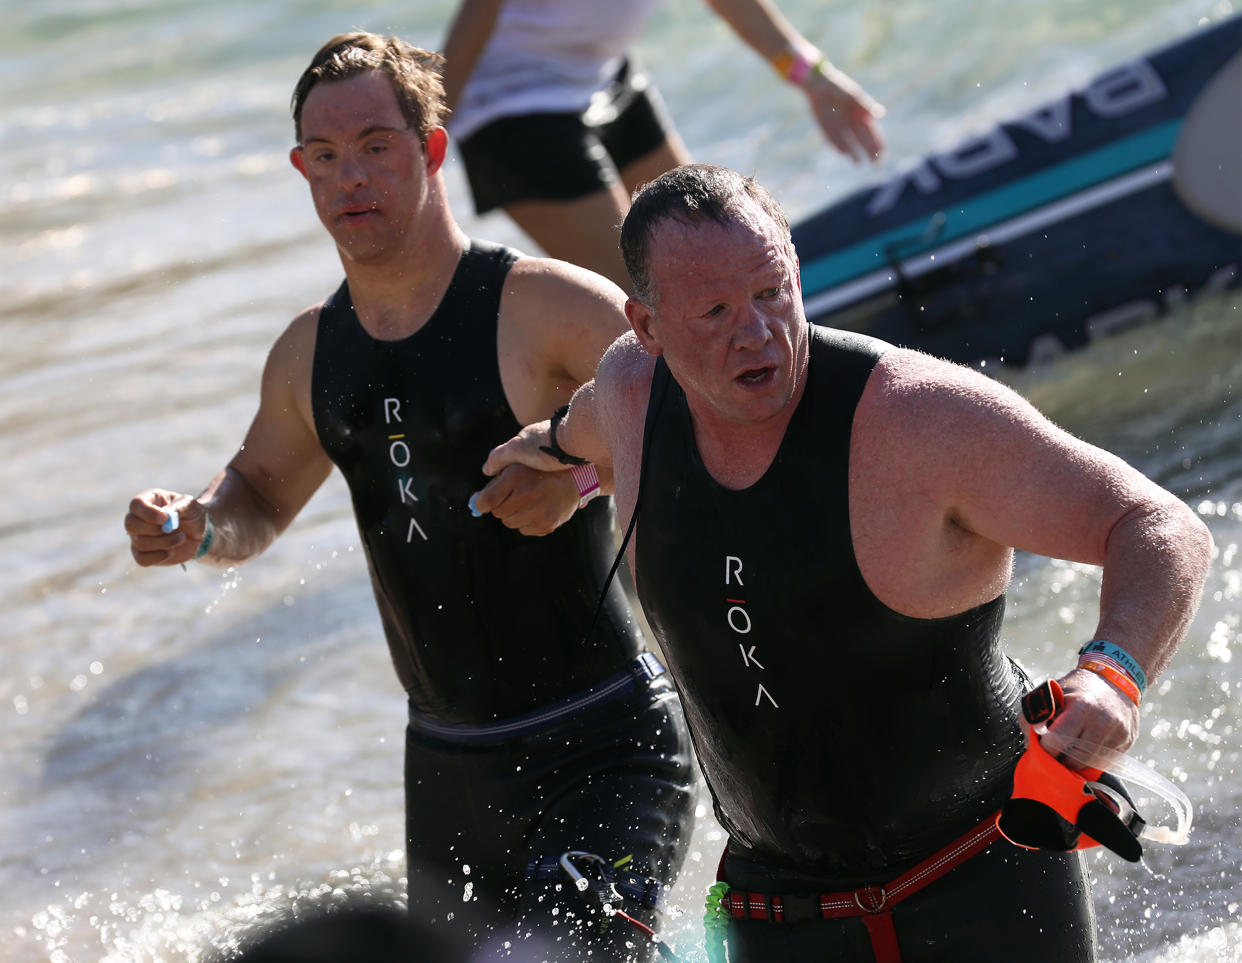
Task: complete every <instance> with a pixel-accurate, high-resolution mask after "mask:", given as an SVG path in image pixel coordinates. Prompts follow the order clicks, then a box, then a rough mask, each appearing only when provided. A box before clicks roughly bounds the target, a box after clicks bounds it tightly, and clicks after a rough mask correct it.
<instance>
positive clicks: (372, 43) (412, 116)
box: [291, 31, 448, 147]
mask: <svg viewBox="0 0 1242 963" xmlns="http://www.w3.org/2000/svg"><path fill="white" fill-rule="evenodd" d="M443 68H444V58H443V57H442V56H441V55H440V54H438V53H433V52H431V51H429V50H420V49H419V48H418V47H415V46H412V45H411V44H408V43H406V42H405V41H404V40H401V39H399V38H397V37H384V36H381V35H379V34H376V33H366V32H364V31H357V32H354V33H343V34H340V35H339V36H336V37H333V38H332V39H331V40H329V41H328V42H327V43H326V44H324V45H323V46H322V47H320V48H319V52H318V53H316V54H315V56H314V57H312V58H311V62H310V66H309V67H307V68H306V70H305V71H303V73H302V76H301V77H299V78H298V85H297V87H295V88H294V90H293V101H292V104H291V107H292V110H293V129H294V133H295V135H296V136H297V140H298V143H299V144H300V143H301V142H302V108H303V106H305V104H306V98H307V96H308V95H309V94H310V92H311V90H312V89H313V88H314V87H315V85H316V84H318V83H320V82H331V81H335V80H348V79H350V78H351V77H356V76H358V75H359V74H365V73H369V72H370V71H372V70H378V71H379V72H380V73H382V74H383V75H384V76H385V77H387V78H388V82H389V83H390V84H392V89H393V93H395V94H396V95H397V103H398V104H399V105H400V107H401V113H402V114H403V115H404V116H405V119H406V122H407V123H408V124H409V125H410V129H411V130H413V131H417V133H418V139H419V140H420V141H421V142H422V144H423V146H424V147H425V146H427V135H428V134H429V133H430V132H431V130H432V128H434V127H438V126H439V125H440V124H441V122H442V121H443V119H444V117H445V115H447V114H448V109H447V108H446V107H445V106H444V82H443V80H442V79H441V73H442V71H443Z"/></svg>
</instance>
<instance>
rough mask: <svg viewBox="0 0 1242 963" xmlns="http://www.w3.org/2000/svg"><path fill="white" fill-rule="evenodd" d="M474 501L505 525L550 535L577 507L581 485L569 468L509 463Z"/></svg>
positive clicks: (528, 532)
mask: <svg viewBox="0 0 1242 963" xmlns="http://www.w3.org/2000/svg"><path fill="white" fill-rule="evenodd" d="M545 424H546V422H545ZM505 444H506V445H508V444H512V442H506V443H505ZM501 447H504V446H503V445H502V446H501ZM497 450H499V449H497ZM549 460H550V461H551V462H552V464H553V465H555V466H556V467H557V468H564V467H565V466H563V465H561V463H560V462H558V461H557V460H556V459H554V458H550V459H549ZM488 463H489V464H490V463H491V458H490V457H489V459H488ZM470 504H471V506H472V507H473V508H474V509H475V510H476V511H478V512H480V513H483V512H490V513H491V514H493V515H495V516H496V517H497V518H498V519H500V521H501V522H503V523H504V525H505V527H507V528H514V529H517V530H518V531H519V532H521V533H522V534H523V535H547V534H548V533H549V532H551V531H554V530H555V529H556V528H559V527H560V526H561V525H564V524H565V522H567V521H569V519H570V517H571V516H572V515H573V513H574V512H575V511H576V510H577V508H578V486H577V485H576V484H574V480H573V478H572V477H571V476H570V474H569V472H567V471H537V470H535V469H533V468H528V467H526V466H525V465H521V464H509V465H507V466H505V467H504V468H502V469H501V470H500V471H499V473H498V474H497V475H496V477H495V478H493V479H492V480H491V481H490V482H488V483H487V484H486V485H485V486H484V487H483V489H482V490H481V491H479V492H476V493H475V495H474V497H473V498H471V499H470Z"/></svg>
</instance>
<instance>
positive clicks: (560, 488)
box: [472, 258, 627, 535]
mask: <svg viewBox="0 0 1242 963" xmlns="http://www.w3.org/2000/svg"><path fill="white" fill-rule="evenodd" d="M624 303H625V295H624V293H623V292H622V291H621V289H620V288H618V287H617V286H616V285H614V284H613V283H612V282H611V281H608V280H607V279H605V278H602V277H600V276H599V275H596V274H594V273H592V272H590V271H586V270H584V269H582V268H579V267H577V266H575V265H572V264H567V263H565V262H563V261H556V260H552V259H549V258H523V259H522V260H519V261H518V262H517V263H516V264H515V265H514V266H513V268H512V269H511V270H510V272H509V277H508V279H507V280H506V285H505V294H504V297H503V299H502V301H501V307H500V328H499V355H500V369H501V380H502V382H503V384H504V388H505V396H506V398H508V400H509V404H510V407H512V408H513V411H514V414H515V415H516V416H517V418H518V420H519V421H520V422H522V423H524V424H526V423H532V422H534V423H542V425H543V428H544V430H545V432H546V430H547V427H548V424H547V420H548V418H549V417H550V415H551V414H552V412H553V411H554V410H555V409H556V408H557V407H559V406H560V405H562V404H565V403H566V402H568V401H569V398H570V396H571V395H572V394H573V393H574V391H575V389H577V388H579V386H581V385H582V384H583V383H584V382H589V381H590V380H591V378H592V377H593V376H594V374H595V367H596V365H597V364H598V363H599V359H600V356H601V355H602V354H603V353H604V350H605V349H606V348H607V347H608V345H609V344H611V343H612V341H613V340H615V338H616V337H617V335H618V334H620V333H621V332H622V331H623V330H625V329H626V328H627V322H626V320H625V313H624V307H623V306H624ZM558 438H563V436H561V435H559V433H558ZM532 450H533V451H534V453H535V455H536V456H539V457H532V459H531V461H533V462H534V463H533V464H525V465H523V466H519V465H516V464H514V465H511V466H510V467H507V468H503V470H502V468H497V470H496V472H495V477H494V479H493V480H492V481H491V482H489V483H488V484H487V485H486V486H484V487H483V489H481V490H480V491H479V492H477V493H476V495H475V496H474V498H473V499H472V505H473V507H474V508H475V509H476V510H478V511H480V512H490V513H491V514H493V515H495V516H496V517H497V518H499V519H500V520H501V521H502V522H503V523H504V524H505V525H507V526H508V527H510V528H514V529H517V530H518V531H521V532H522V533H523V534H526V535H545V534H547V533H548V532H550V531H552V530H553V529H555V528H557V527H558V526H560V525H562V524H564V523H565V522H566V521H567V520H568V519H569V518H570V517H572V515H573V513H574V511H575V510H576V509H577V507H578V496H579V493H578V488H577V486H576V485H575V484H574V481H573V479H572V478H571V477H570V475H569V473H568V472H566V471H562V469H564V468H567V467H568V466H566V465H562V464H561V463H560V462H558V461H556V460H555V459H553V458H551V457H549V456H540V453H539V452H538V448H537V446H536V447H535V448H533V449H532ZM530 468H535V469H538V471H536V472H531V471H529V469H530ZM596 471H597V473H598V474H599V480H600V490H601V492H602V493H604V494H607V493H610V492H611V491H612V472H611V471H610V470H609V468H608V466H607V465H597V466H596Z"/></svg>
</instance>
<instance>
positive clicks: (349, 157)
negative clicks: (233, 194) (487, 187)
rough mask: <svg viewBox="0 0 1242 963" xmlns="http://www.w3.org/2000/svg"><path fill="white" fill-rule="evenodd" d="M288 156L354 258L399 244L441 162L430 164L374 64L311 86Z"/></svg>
mask: <svg viewBox="0 0 1242 963" xmlns="http://www.w3.org/2000/svg"><path fill="white" fill-rule="evenodd" d="M290 160H292V162H293V165H294V167H296V168H297V169H298V170H299V171H301V172H302V174H303V175H304V176H305V177H306V180H307V181H308V182H309V184H310V189H311V197H312V199H313V200H314V202H315V212H316V213H317V214H318V215H319V220H320V221H321V222H322V223H323V226H324V227H326V228H327V229H328V233H329V234H331V235H332V238H333V240H335V241H336V245H337V248H338V249H339V250H340V252H341V256H342V257H343V258H347V259H350V260H354V261H358V262H373V261H375V260H377V259H380V260H382V259H383V258H384V257H385V256H386V255H390V254H393V253H395V252H398V251H400V250H401V248H402V245H403V244H404V242H405V241H406V239H407V238H408V236H409V234H410V232H411V230H412V228H413V227H414V225H415V222H416V220H417V217H418V214H419V212H420V211H421V210H422V208H423V205H424V203H425V201H426V196H427V182H428V178H429V177H430V176H431V174H433V173H434V172H435V169H436V168H437V167H438V166H439V162H438V160H437V161H436V162H435V163H434V164H431V163H429V161H428V159H427V155H426V154H425V153H424V151H423V149H422V145H421V144H420V143H419V139H418V134H417V132H415V131H413V130H411V129H410V127H409V125H408V123H407V121H406V119H405V116H404V115H403V114H402V113H401V108H400V106H399V105H398V104H397V97H396V94H394V93H393V90H392V86H391V85H390V83H389V81H388V79H387V78H386V77H385V76H384V75H383V74H381V73H378V72H374V71H372V72H370V73H365V74H359V75H357V76H354V77H351V78H349V79H348V80H340V81H327V82H322V83H319V84H317V85H316V86H315V87H313V88H312V89H311V92H310V94H309V95H308V96H307V98H306V101H305V103H304V104H303V107H302V143H301V144H300V145H299V146H297V147H295V148H294V149H293V151H292V152H291V153H290Z"/></svg>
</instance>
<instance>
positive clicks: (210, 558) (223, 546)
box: [125, 309, 332, 567]
mask: <svg viewBox="0 0 1242 963" xmlns="http://www.w3.org/2000/svg"><path fill="white" fill-rule="evenodd" d="M317 315H318V312H317V310H316V309H312V310H311V311H308V312H306V313H304V314H303V315H302V316H300V317H299V318H298V319H297V320H295V321H294V322H293V324H292V325H290V326H289V328H288V329H287V330H286V331H285V333H284V334H283V335H281V337H280V338H279V339H278V340H277V342H276V344H275V345H274V346H273V347H272V350H271V352H270V353H269V355H268V359H267V363H266V365H265V366H264V371H263V382H262V390H261V395H260V402H259V410H258V412H257V413H256V415H255V417H254V421H253V422H252V423H251V425H250V429H249V431H248V432H247V433H246V438H245V441H244V443H243V444H242V447H241V449H240V450H239V451H238V453H237V454H236V455H235V456H234V457H233V459H232V460H231V461H230V462H229V464H228V466H227V467H226V468H225V469H224V470H223V471H222V472H220V473H219V474H218V475H216V477H215V478H214V479H213V480H212V482H211V484H210V485H208V486H207V488H206V490H205V491H203V493H202V494H200V495H199V496H198V497H197V498H195V497H193V496H190V495H186V494H181V493H177V492H170V491H167V490H164V489H151V490H149V491H146V492H143V493H141V494H139V495H137V496H135V497H134V498H133V499H132V500H131V502H130V505H129V514H128V515H127V516H126V518H125V530H126V532H127V533H128V534H129V537H130V551H131V553H132V555H133V557H134V560H135V561H136V562H137V563H138V564H139V565H142V566H144V567H146V566H153V565H176V564H178V563H185V562H188V561H193V560H199V561H204V562H208V563H210V564H213V565H218V566H229V565H238V564H241V563H242V562H245V561H247V560H249V559H251V558H253V557H255V556H256V555H258V554H260V553H261V552H262V551H263V550H264V549H266V548H267V547H268V546H269V545H270V544H271V543H272V541H274V540H275V538H276V537H277V536H278V535H279V534H280V533H281V532H283V531H284V530H285V529H286V528H287V527H288V526H289V523H290V522H292V521H293V519H294V517H295V516H296V515H297V514H298V512H299V511H301V509H302V507H303V506H304V505H305V504H306V503H307V501H309V500H310V497H311V495H313V494H314V493H315V491H316V490H317V489H318V488H319V486H320V485H322V484H323V482H324V479H326V478H327V477H328V473H329V472H330V471H331V468H332V463H331V461H330V460H329V458H328V456H327V454H326V453H325V452H324V450H323V447H322V446H321V445H320V444H319V439H318V437H317V436H316V434H315V431H314V428H313V421H312V417H313V416H312V414H311V410H310V367H311V358H312V357H313V350H314V332H315V323H316V318H317ZM172 512H176V514H177V527H176V528H175V529H173V530H171V531H168V532H165V531H164V530H163V529H164V526H165V525H166V524H167V523H168V521H169V519H170V517H171V513H172ZM169 527H171V526H169ZM209 531H210V540H209V541H208V543H207V546H206V549H205V550H204V551H202V552H201V554H200V549H202V548H203V546H204V541H206V540H207V536H208V532H209Z"/></svg>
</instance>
